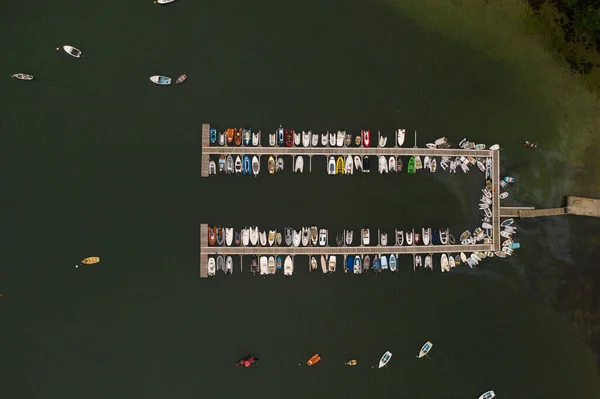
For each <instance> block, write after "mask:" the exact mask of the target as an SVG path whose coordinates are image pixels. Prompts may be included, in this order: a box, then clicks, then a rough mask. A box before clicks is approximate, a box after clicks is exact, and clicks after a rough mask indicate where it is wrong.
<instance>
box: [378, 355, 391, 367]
mask: <svg viewBox="0 0 600 399" xmlns="http://www.w3.org/2000/svg"><path fill="white" fill-rule="evenodd" d="M391 358H392V352H390V351H387V352H385V353H384V354H383V356H381V359H379V368H382V367H383V366H385V365H386V364H388V363H389V361H390V359H391Z"/></svg>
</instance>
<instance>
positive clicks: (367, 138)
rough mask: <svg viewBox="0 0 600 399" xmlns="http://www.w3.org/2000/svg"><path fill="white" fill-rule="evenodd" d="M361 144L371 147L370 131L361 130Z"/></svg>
mask: <svg viewBox="0 0 600 399" xmlns="http://www.w3.org/2000/svg"><path fill="white" fill-rule="evenodd" d="M360 133H361V135H362V142H363V145H364V146H365V147H369V146H370V145H371V131H370V130H361V132H360Z"/></svg>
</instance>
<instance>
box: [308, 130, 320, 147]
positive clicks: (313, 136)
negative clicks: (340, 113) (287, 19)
mask: <svg viewBox="0 0 600 399" xmlns="http://www.w3.org/2000/svg"><path fill="white" fill-rule="evenodd" d="M308 134H310V135H311V139H310V140H311V143H310V145H312V146H313V147H316V146H318V145H319V135H318V134H316V133H313V132H310V131H309V132H308Z"/></svg>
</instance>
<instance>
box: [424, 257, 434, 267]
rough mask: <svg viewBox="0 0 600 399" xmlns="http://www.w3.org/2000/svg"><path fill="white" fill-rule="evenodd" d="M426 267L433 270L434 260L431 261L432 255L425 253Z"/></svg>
mask: <svg viewBox="0 0 600 399" xmlns="http://www.w3.org/2000/svg"><path fill="white" fill-rule="evenodd" d="M425 269H429V270H433V262H432V261H431V255H425Z"/></svg>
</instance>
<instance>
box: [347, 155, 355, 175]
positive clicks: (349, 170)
mask: <svg viewBox="0 0 600 399" xmlns="http://www.w3.org/2000/svg"><path fill="white" fill-rule="evenodd" d="M346 174H347V175H352V174H354V162H352V155H348V156H347V157H346Z"/></svg>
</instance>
